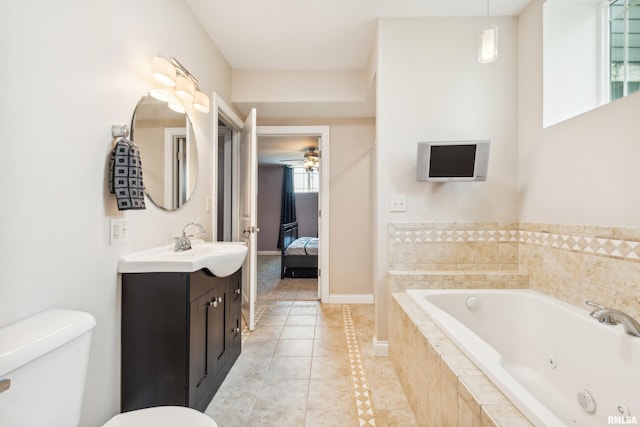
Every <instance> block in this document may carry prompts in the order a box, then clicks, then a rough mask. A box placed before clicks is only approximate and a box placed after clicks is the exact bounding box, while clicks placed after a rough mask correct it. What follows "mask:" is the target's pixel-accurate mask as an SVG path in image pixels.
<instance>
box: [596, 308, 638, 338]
mask: <svg viewBox="0 0 640 427" xmlns="http://www.w3.org/2000/svg"><path fill="white" fill-rule="evenodd" d="M585 304H587V305H590V306H592V307H596V309H595V310H593V311H592V312H591V313H589V316H591V317H593V318H594V319H596V320H598V321H599V322H600V323H604V324H607V325H617V324H618V323H621V324H622V326H623V327H624V331H625V332H626V333H628V334H629V335H633V336H634V337H640V323H638V322H637V321H636V320H635V319H634V318H633V317H631V316H629V315H628V314H627V313H625V312H623V311H620V310H616V309H615V308H607V307H605V306H603V305H601V304H598V303H595V302H593V301H590V300H587V301H585Z"/></svg>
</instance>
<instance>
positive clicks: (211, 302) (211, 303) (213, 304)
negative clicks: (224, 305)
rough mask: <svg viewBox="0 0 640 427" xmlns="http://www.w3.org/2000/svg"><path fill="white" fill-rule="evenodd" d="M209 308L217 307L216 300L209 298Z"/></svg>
mask: <svg viewBox="0 0 640 427" xmlns="http://www.w3.org/2000/svg"><path fill="white" fill-rule="evenodd" d="M207 305H208V306H209V307H217V306H218V300H217V299H215V298H211V301H209V303H208V304H207Z"/></svg>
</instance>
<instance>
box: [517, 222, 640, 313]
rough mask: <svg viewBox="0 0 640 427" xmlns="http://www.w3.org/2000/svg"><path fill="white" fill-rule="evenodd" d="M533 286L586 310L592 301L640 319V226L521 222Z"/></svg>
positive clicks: (525, 267)
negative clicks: (589, 301) (587, 304)
mask: <svg viewBox="0 0 640 427" xmlns="http://www.w3.org/2000/svg"><path fill="white" fill-rule="evenodd" d="M520 233H521V236H520V242H521V243H520V247H519V265H520V267H519V268H520V270H521V271H527V272H528V273H529V287H530V288H531V289H534V290H537V291H539V292H543V293H545V294H547V295H551V296H553V297H555V298H558V299H560V300H563V301H565V302H567V303H569V304H572V305H575V306H576V307H580V308H582V309H588V308H589V307H587V306H586V305H585V304H584V301H585V300H587V299H591V300H594V301H597V302H599V303H600V304H603V305H605V306H608V307H614V308H617V309H619V310H622V311H624V312H626V313H628V314H629V315H631V316H633V317H634V318H635V319H637V320H639V321H640V227H600V226H580V225H557V224H533V223H520Z"/></svg>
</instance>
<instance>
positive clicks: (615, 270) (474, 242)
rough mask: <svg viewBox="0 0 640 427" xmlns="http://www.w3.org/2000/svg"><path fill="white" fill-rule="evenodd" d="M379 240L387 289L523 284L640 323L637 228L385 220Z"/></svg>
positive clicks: (512, 286) (510, 285)
mask: <svg viewBox="0 0 640 427" xmlns="http://www.w3.org/2000/svg"><path fill="white" fill-rule="evenodd" d="M387 237H388V239H387V249H388V270H389V271H390V274H389V275H388V284H389V290H390V292H397V291H401V290H404V289H409V288H420V287H423V288H438V287H445V288H456V287H460V288H474V287H476V288H477V287H488V288H505V287H506V288H526V287H528V288H531V289H535V290H537V291H540V292H543V293H546V294H548V295H551V296H553V297H555V298H558V299H560V300H563V301H565V302H568V303H569V304H573V305H575V306H577V307H581V308H585V305H584V300H586V299H592V300H595V301H598V302H600V303H601V304H604V305H606V306H611V307H615V308H618V309H620V310H623V311H625V312H627V313H629V314H630V315H632V316H634V317H635V318H640V227H605V226H591V225H565V224H541V223H527V222H517V221H510V222H424V223H391V224H389V225H388V236H387ZM447 273H449V274H447ZM483 274H484V275H483Z"/></svg>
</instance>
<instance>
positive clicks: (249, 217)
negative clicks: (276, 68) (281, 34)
mask: <svg viewBox="0 0 640 427" xmlns="http://www.w3.org/2000/svg"><path fill="white" fill-rule="evenodd" d="M257 151H258V150H257V139H256V109H255V108H253V109H251V112H250V113H249V116H248V117H247V120H246V121H245V122H244V126H243V128H242V130H241V131H240V147H239V157H240V158H239V163H240V168H239V169H240V170H239V179H240V182H239V184H240V185H239V188H240V206H239V208H240V230H241V231H242V233H241V234H242V239H243V240H244V241H245V242H246V243H247V246H248V247H249V250H248V253H247V260H246V262H245V265H244V273H243V275H242V313H243V315H244V317H245V321H246V322H247V326H248V327H249V330H251V331H253V330H254V328H255V302H256V297H257V281H258V275H257V261H258V256H257V255H258V253H257V233H258V231H260V230H259V229H258V227H257V223H258V220H257V214H256V212H257V192H258V191H257V190H258V189H257V186H258V180H257V174H258V158H257V157H258V156H257V154H258V153H257Z"/></svg>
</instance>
